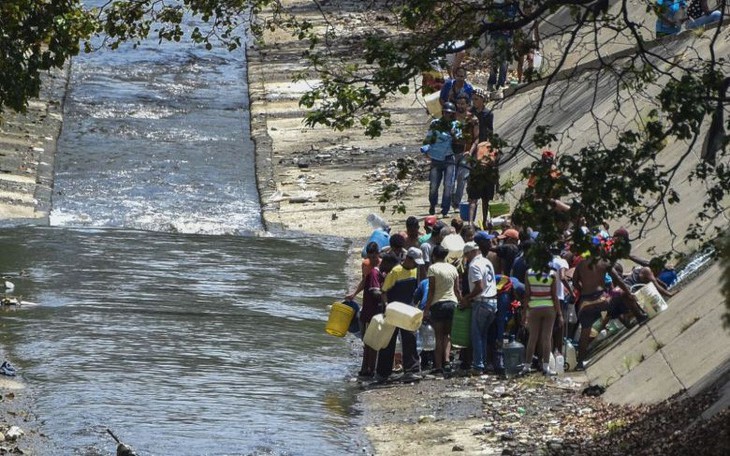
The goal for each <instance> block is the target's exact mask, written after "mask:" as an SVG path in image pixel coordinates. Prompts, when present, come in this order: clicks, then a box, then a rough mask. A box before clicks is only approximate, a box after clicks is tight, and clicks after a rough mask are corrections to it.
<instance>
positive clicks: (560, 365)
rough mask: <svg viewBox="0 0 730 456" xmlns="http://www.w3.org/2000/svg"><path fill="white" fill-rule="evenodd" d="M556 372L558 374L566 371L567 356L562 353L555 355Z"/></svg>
mask: <svg viewBox="0 0 730 456" xmlns="http://www.w3.org/2000/svg"><path fill="white" fill-rule="evenodd" d="M555 372H556V373H557V374H558V375H563V373H565V358H564V357H563V355H562V353H558V354H557V355H556V356H555Z"/></svg>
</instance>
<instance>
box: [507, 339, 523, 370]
mask: <svg viewBox="0 0 730 456" xmlns="http://www.w3.org/2000/svg"><path fill="white" fill-rule="evenodd" d="M503 351H504V373H505V375H506V376H507V377H508V378H509V377H514V376H515V375H517V374H519V373H520V370H522V365H523V364H524V362H525V346H524V345H522V344H521V343H519V342H517V341H516V340H515V338H514V336H512V335H510V338H509V343H508V344H507V345H505V346H504V349H503Z"/></svg>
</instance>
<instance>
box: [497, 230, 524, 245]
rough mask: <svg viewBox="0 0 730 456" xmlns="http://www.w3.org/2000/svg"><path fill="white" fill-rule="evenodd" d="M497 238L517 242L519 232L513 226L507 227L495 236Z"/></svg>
mask: <svg viewBox="0 0 730 456" xmlns="http://www.w3.org/2000/svg"><path fill="white" fill-rule="evenodd" d="M497 239H500V240H503V239H509V240H510V241H516V242H519V240H520V232H519V231H517V230H516V229H514V228H509V229H507V230H504V232H503V233H502V234H500V235H499V236H497Z"/></svg>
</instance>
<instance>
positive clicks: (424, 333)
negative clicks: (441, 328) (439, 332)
mask: <svg viewBox="0 0 730 456" xmlns="http://www.w3.org/2000/svg"><path fill="white" fill-rule="evenodd" d="M418 334H419V335H420V336H421V344H422V345H423V350H424V351H431V350H435V349H436V333H435V332H434V330H433V327H432V326H431V325H429V324H428V323H424V324H422V325H421V327H420V328H419V329H418Z"/></svg>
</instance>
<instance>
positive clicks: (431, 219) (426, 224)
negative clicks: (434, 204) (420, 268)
mask: <svg viewBox="0 0 730 456" xmlns="http://www.w3.org/2000/svg"><path fill="white" fill-rule="evenodd" d="M436 222H438V219H437V218H436V216H435V215H429V216H428V217H426V218H424V219H423V229H424V230H425V231H426V234H424V235H422V236H419V238H418V242H419V244H423V243H424V242H426V241H428V240H429V239H430V238H431V230H432V229H433V227H434V225H436Z"/></svg>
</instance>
